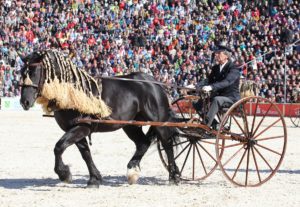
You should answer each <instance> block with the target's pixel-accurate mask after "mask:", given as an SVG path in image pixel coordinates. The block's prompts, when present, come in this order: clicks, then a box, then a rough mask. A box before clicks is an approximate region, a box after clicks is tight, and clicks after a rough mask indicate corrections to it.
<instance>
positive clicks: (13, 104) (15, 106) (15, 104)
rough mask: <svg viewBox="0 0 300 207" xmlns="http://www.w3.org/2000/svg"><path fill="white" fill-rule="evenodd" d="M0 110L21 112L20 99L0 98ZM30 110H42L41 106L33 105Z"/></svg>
mask: <svg viewBox="0 0 300 207" xmlns="http://www.w3.org/2000/svg"><path fill="white" fill-rule="evenodd" d="M0 110H2V111H21V110H23V108H22V106H21V105H20V97H13V98H11V97H1V98H0ZM30 110H42V108H41V106H40V105H38V104H35V105H34V106H33V107H32V108H31V109H30Z"/></svg>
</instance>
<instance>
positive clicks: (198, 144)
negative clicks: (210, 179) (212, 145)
mask: <svg viewBox="0 0 300 207" xmlns="http://www.w3.org/2000/svg"><path fill="white" fill-rule="evenodd" d="M197 144H198V145H199V146H200V147H201V148H202V149H203V150H204V151H205V152H206V154H208V156H210V158H211V159H213V160H214V161H215V162H217V160H216V159H215V158H214V157H213V156H212V155H211V154H210V153H209V152H208V151H207V150H206V149H205V148H204V147H203V146H202V145H201V144H200V143H198V142H197Z"/></svg>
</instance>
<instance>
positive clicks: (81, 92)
mask: <svg viewBox="0 0 300 207" xmlns="http://www.w3.org/2000/svg"><path fill="white" fill-rule="evenodd" d="M41 54H42V56H41V57H42V60H41V62H42V67H43V68H42V69H43V70H44V73H45V82H44V85H43V88H42V91H41V96H40V97H39V98H38V99H37V103H39V104H41V105H42V106H43V109H44V110H45V111H46V112H51V111H52V110H53V106H51V105H53V103H54V105H55V107H54V108H58V109H74V110H78V111H79V112H81V113H83V114H93V115H97V116H98V117H106V116H109V115H110V113H111V109H110V108H109V107H108V106H107V105H106V104H105V103H104V102H103V100H102V99H101V97H100V96H101V93H100V90H99V86H98V84H97V82H96V80H95V79H94V78H93V77H91V76H90V75H88V74H87V73H86V72H85V71H84V70H80V69H78V68H76V66H75V65H74V64H73V63H72V61H71V60H70V58H68V57H65V56H64V55H63V54H62V53H61V52H59V51H56V50H46V51H43V52H41ZM50 103H51V104H50ZM50 106H51V107H50Z"/></svg>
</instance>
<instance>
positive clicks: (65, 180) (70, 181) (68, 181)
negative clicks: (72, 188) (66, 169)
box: [61, 173, 73, 183]
mask: <svg viewBox="0 0 300 207" xmlns="http://www.w3.org/2000/svg"><path fill="white" fill-rule="evenodd" d="M61 180H62V181H63V182H65V183H72V181H73V179H72V174H71V173H69V175H67V176H66V177H65V178H64V179H61Z"/></svg>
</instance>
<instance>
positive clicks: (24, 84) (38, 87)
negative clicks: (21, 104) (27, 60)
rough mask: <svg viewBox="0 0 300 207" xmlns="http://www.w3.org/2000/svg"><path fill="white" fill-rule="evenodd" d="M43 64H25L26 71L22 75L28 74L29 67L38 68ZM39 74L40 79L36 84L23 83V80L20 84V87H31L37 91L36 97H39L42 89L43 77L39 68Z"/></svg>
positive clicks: (42, 71) (42, 72)
mask: <svg viewBox="0 0 300 207" xmlns="http://www.w3.org/2000/svg"><path fill="white" fill-rule="evenodd" d="M42 65H43V63H42V62H38V63H31V64H26V69H25V72H24V74H25V75H28V73H29V67H30V66H33V67H38V66H42ZM40 70H41V73H40V78H39V82H38V83H37V84H35V83H30V84H28V83H25V82H24V80H23V83H22V84H21V86H22V87H33V88H36V89H37V97H39V96H40V95H41V91H42V87H43V80H42V79H43V77H44V70H43V68H40Z"/></svg>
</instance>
